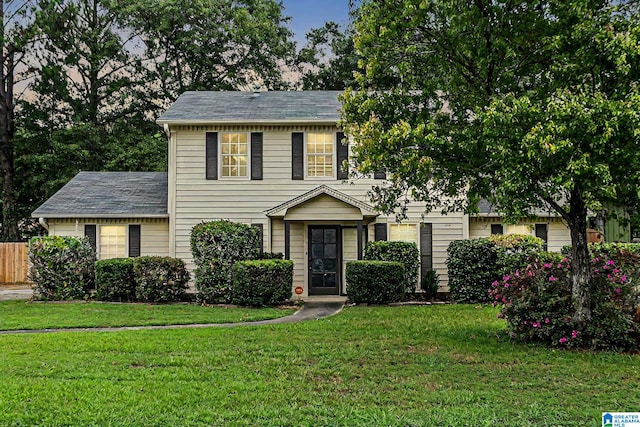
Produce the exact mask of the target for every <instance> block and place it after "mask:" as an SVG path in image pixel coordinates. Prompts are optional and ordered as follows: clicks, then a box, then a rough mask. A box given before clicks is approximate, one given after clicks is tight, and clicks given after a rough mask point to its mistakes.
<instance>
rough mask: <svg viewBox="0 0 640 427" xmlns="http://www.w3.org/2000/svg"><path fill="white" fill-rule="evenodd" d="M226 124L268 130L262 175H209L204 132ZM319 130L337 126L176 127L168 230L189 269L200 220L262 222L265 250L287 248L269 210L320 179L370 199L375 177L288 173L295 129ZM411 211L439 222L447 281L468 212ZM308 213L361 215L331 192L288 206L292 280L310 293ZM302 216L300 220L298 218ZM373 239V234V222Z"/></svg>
mask: <svg viewBox="0 0 640 427" xmlns="http://www.w3.org/2000/svg"><path fill="white" fill-rule="evenodd" d="M224 130H242V131H247V132H251V131H253V132H263V143H264V146H263V180H261V181H251V180H248V179H236V180H229V179H226V180H225V179H218V180H206V179H205V160H204V159H205V133H206V132H208V131H224ZM318 130H325V131H327V130H329V131H337V129H336V128H330V127H327V126H320V127H312V126H267V127H264V126H263V127H259V126H256V127H233V126H227V127H217V128H216V127H206V126H193V127H177V128H175V129H174V131H175V140H176V146H175V150H174V151H173V153H175V154H174V155H173V158H170V161H169V182H170V185H174V186H175V192H176V194H175V198H170V200H175V206H173V207H171V206H170V208H169V210H170V212H175V214H174V215H173V216H172V222H171V227H172V230H171V231H172V232H173V230H175V246H174V247H173V248H172V249H173V253H174V254H175V256H176V257H178V258H182V259H184V260H185V261H186V262H187V263H188V265H190V266H191V267H192V259H191V250H190V246H189V237H190V233H191V229H192V227H193V226H194V225H196V224H198V223H200V222H202V221H211V220H217V219H229V220H232V221H236V222H242V223H246V224H251V223H256V222H258V223H262V224H264V225H265V227H264V231H265V250H268V251H272V252H284V223H283V221H282V219H281V218H274V219H272V220H270V219H269V218H268V217H267V216H266V215H265V213H264V212H265V211H266V210H269V209H272V208H274V207H276V206H279V205H280V204H282V203H285V202H287V201H289V200H291V199H293V198H295V197H298V196H300V195H302V194H304V193H306V192H308V191H310V190H312V189H314V188H316V187H318V186H320V185H328V186H331V187H333V188H335V189H336V190H338V191H341V192H343V193H344V194H346V195H348V196H350V197H353V198H355V199H357V200H359V201H361V202H364V203H370V200H369V197H368V195H367V192H368V191H369V190H370V189H371V187H372V186H373V185H376V184H380V181H378V180H374V179H360V180H357V181H355V182H352V183H343V182H342V181H339V180H336V179H326V178H316V179H305V180H300V181H293V180H292V179H291V133H292V132H307V131H318ZM356 214H357V216H356ZM408 214H409V217H410V221H411V222H414V223H419V222H421V221H424V222H432V223H434V267H435V268H436V269H437V270H438V272H439V273H440V275H441V277H442V279H443V280H442V283H443V285H445V286H446V279H447V277H446V268H445V266H444V260H445V259H446V248H447V246H448V243H449V241H450V240H451V239H461V238H463V237H466V236H465V235H464V233H465V227H466V226H465V224H464V220H466V217H464V215H462V214H453V215H448V216H446V217H443V216H441V215H440V214H439V213H430V214H428V215H426V216H425V218H424V219H422V218H421V215H422V214H423V207H422V205H420V204H414V205H412V206H410V208H409V212H408ZM310 215H315V217H314V218H315V219H316V220H318V221H320V222H318V223H322V224H325V223H326V224H328V223H336V220H341V221H342V222H345V221H347V222H349V225H354V220H356V219H358V218H360V217H361V216H360V212H359V209H357V208H354V207H350V206H347V205H345V204H343V203H341V202H338V201H337V200H335V199H333V198H332V197H330V196H319V197H317V198H316V199H315V200H312V201H309V202H308V203H307V204H302V205H300V206H299V207H298V208H291V209H289V212H288V213H287V219H288V220H290V219H294V218H295V219H296V221H292V222H291V257H292V259H293V260H294V262H295V263H296V267H295V285H300V286H303V287H304V289H305V292H306V289H307V284H306V256H305V254H306V249H305V248H306V239H307V236H306V230H307V226H306V223H305V222H302V221H305V220H308V219H309V216H310ZM298 220H299V221H300V222H297V221H298ZM394 220H395V219H394V218H393V217H390V218H386V217H384V216H380V217H379V218H378V221H384V222H387V221H388V222H393V221H394ZM342 222H337V223H342ZM349 233H351V232H350V231H349V232H347V235H349ZM369 237H370V239H373V229H372V228H371V229H370V233H369ZM350 238H351V237H349V239H350ZM354 242H355V241H354ZM354 244H355V243H354ZM355 247H357V246H355ZM343 250H345V252H344V253H345V256H346V255H347V252H348V251H355V250H356V249H355V248H352V247H351V245H350V244H349V245H348V244H347V243H346V241H345V245H343ZM350 256H351V255H350ZM294 258H295V259H294Z"/></svg>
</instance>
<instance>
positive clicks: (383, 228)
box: [373, 224, 387, 241]
mask: <svg viewBox="0 0 640 427" xmlns="http://www.w3.org/2000/svg"><path fill="white" fill-rule="evenodd" d="M373 227H374V239H375V240H376V241H378V240H387V224H374V225H373Z"/></svg>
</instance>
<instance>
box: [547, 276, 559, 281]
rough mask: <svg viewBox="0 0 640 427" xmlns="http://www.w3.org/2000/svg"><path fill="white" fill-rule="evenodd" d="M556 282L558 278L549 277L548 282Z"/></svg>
mask: <svg viewBox="0 0 640 427" xmlns="http://www.w3.org/2000/svg"><path fill="white" fill-rule="evenodd" d="M556 280H558V278H557V277H554V276H549V281H550V282H555V281H556Z"/></svg>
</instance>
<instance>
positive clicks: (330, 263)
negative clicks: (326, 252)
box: [324, 258, 336, 272]
mask: <svg viewBox="0 0 640 427" xmlns="http://www.w3.org/2000/svg"><path fill="white" fill-rule="evenodd" d="M324 269H325V271H332V272H335V271H336V260H335V259H331V258H328V259H325V260H324Z"/></svg>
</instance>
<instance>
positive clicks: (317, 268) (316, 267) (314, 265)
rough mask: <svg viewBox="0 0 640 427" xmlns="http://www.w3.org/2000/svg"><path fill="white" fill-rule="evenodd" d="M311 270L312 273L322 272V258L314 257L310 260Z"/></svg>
mask: <svg viewBox="0 0 640 427" xmlns="http://www.w3.org/2000/svg"><path fill="white" fill-rule="evenodd" d="M311 270H312V271H313V272H314V273H323V272H324V261H323V259H322V258H314V259H313V260H312V261H311Z"/></svg>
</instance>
